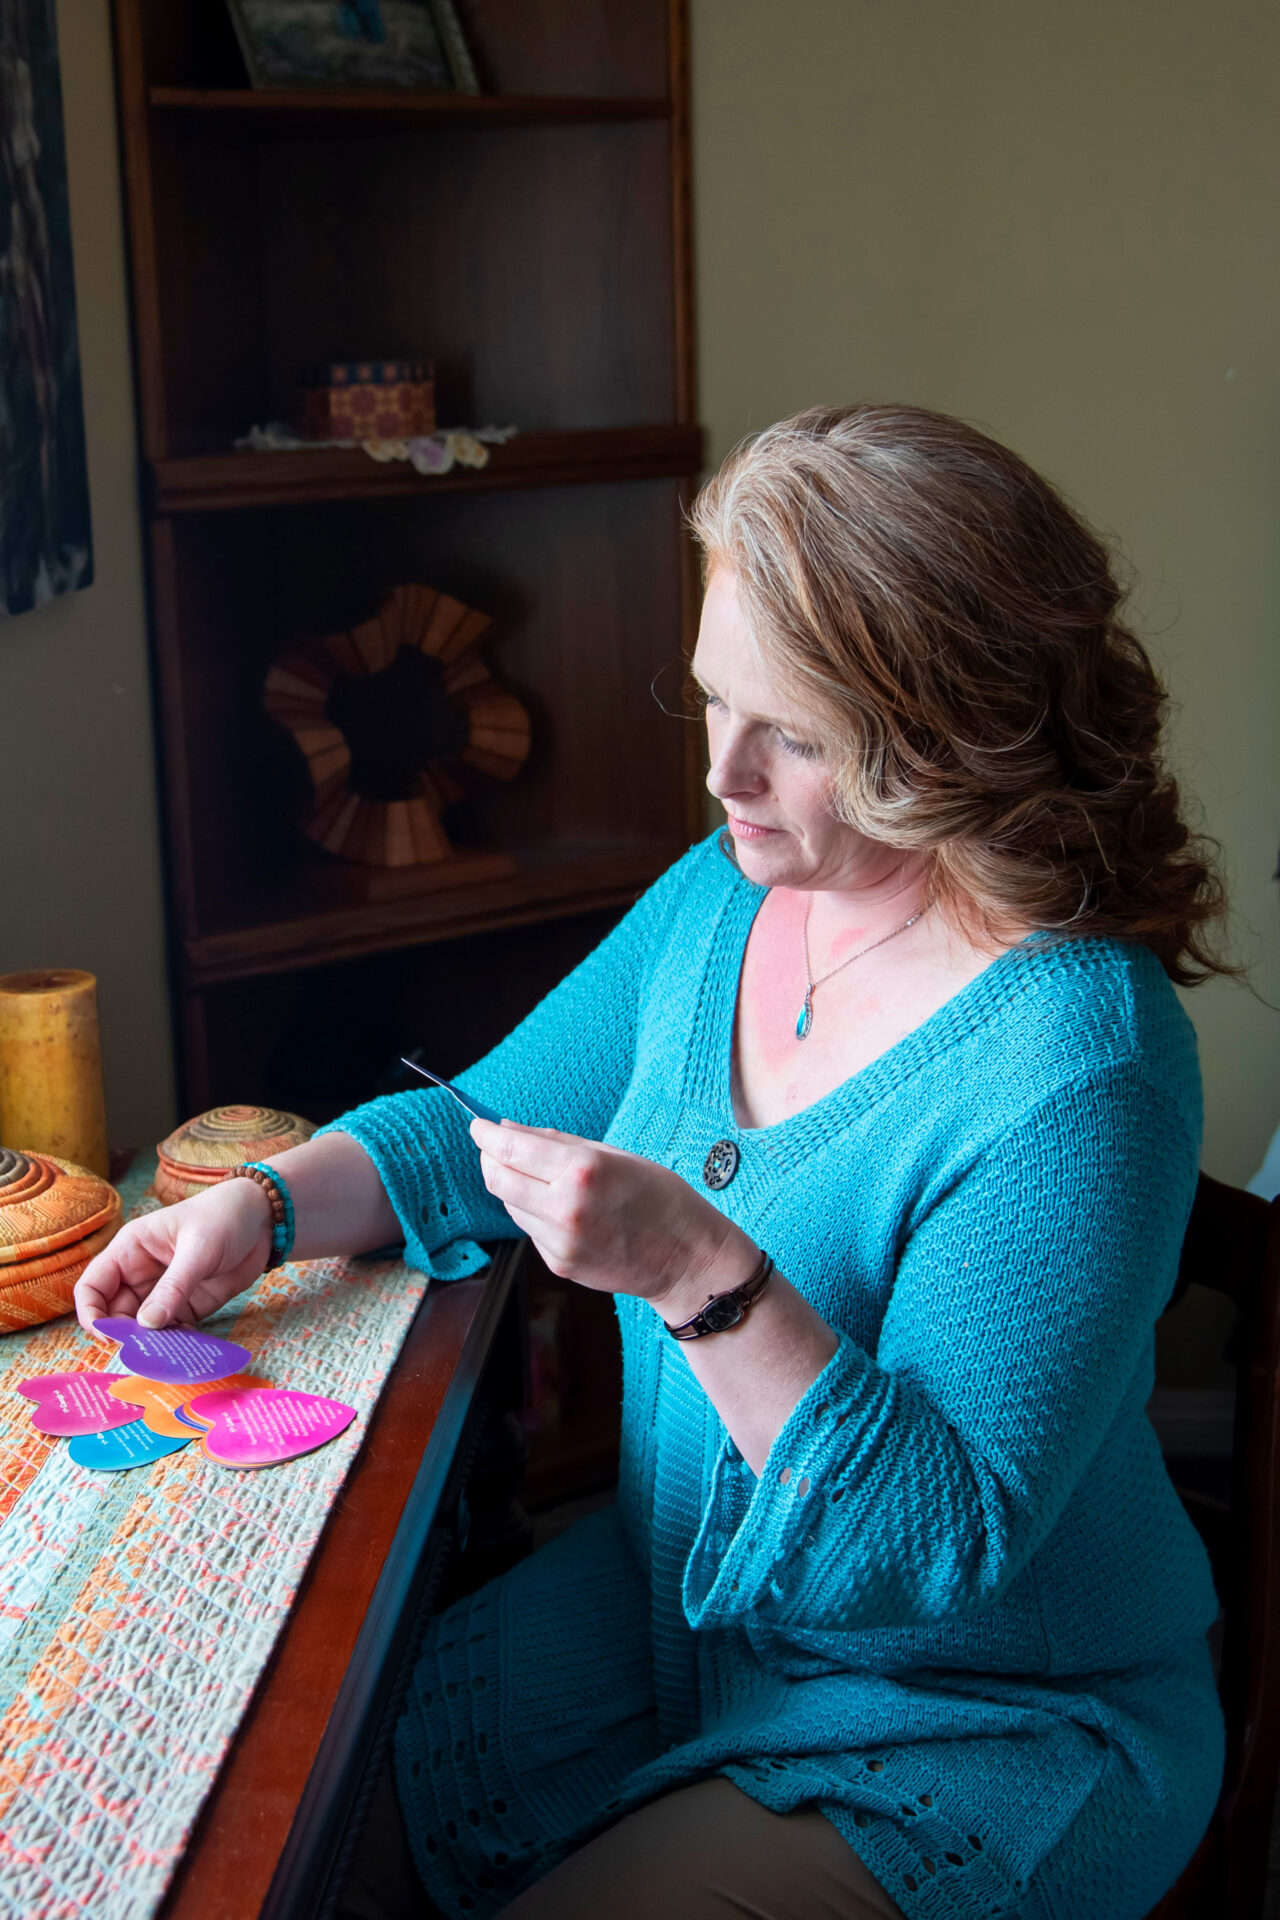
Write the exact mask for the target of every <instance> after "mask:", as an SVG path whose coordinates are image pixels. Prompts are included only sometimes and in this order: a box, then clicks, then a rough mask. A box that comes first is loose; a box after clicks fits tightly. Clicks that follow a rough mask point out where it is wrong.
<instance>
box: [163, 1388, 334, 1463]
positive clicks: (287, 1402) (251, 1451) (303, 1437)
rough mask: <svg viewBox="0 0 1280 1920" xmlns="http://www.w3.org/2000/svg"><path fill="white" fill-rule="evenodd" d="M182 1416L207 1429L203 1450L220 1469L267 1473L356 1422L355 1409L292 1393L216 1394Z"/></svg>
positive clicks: (199, 1396) (269, 1390)
mask: <svg viewBox="0 0 1280 1920" xmlns="http://www.w3.org/2000/svg"><path fill="white" fill-rule="evenodd" d="M186 1412H187V1414H188V1415H189V1417H190V1418H192V1419H194V1420H198V1421H200V1423H201V1425H202V1426H205V1427H207V1428H208V1431H207V1433H206V1434H205V1437H204V1450H205V1452H206V1453H207V1454H208V1455H209V1457H210V1459H211V1460H219V1461H221V1463H222V1465H223V1466H224V1467H270V1466H275V1465H276V1464H277V1462H279V1461H281V1460H295V1459H296V1458H297V1457H298V1455H299V1454H302V1453H312V1452H314V1450H315V1449H316V1448H317V1447H323V1446H325V1445H326V1444H327V1442H328V1441H330V1440H336V1439H337V1437H338V1435H339V1434H340V1433H341V1432H342V1431H343V1429H344V1428H346V1427H349V1426H350V1424H351V1422H352V1421H353V1420H354V1419H355V1417H356V1410H355V1408H354V1407H348V1406H345V1405H344V1404H343V1402H342V1401H341V1400H326V1399H325V1398H324V1397H323V1395H321V1394H318V1393H299V1392H295V1391H294V1389H293V1388H291V1387H268V1388H267V1389H266V1390H265V1391H260V1392H256V1393H246V1392H245V1391H244V1390H243V1388H239V1389H236V1388H232V1389H231V1390H230V1391H223V1390H221V1389H215V1390H214V1391H212V1392H209V1393H201V1394H197V1395H196V1396H194V1398H193V1399H192V1400H191V1401H190V1402H189V1403H188V1405H187V1408H186Z"/></svg>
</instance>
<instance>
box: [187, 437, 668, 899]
mask: <svg viewBox="0 0 1280 1920" xmlns="http://www.w3.org/2000/svg"><path fill="white" fill-rule="evenodd" d="M266 457H268V456H265V455H264V458H266ZM678 515H679V503H678V493H677V488H676V486H675V484H674V483H672V482H668V481H653V482H645V483H642V484H636V485H617V486H612V487H583V488H567V487H566V488H548V489H546V490H542V491H535V492H529V493H509V494H508V493H502V494H491V495H483V496H471V497H466V496H456V495H455V496H445V497H442V498H439V499H437V500H434V501H430V502H423V501H418V500H404V501H386V502H380V503H377V504H376V505H373V506H368V505H366V506H348V505H341V506H328V507H311V508H307V509H304V510H297V509H281V510H280V511H279V512H277V513H274V514H271V515H261V514H257V515H255V514H218V515H208V516H192V517H190V518H189V519H185V520H182V521H178V522H175V551H176V556H177V557H176V569H177V573H178V578H179V584H180V597H181V604H182V606H183V608H184V614H183V620H184V633H183V637H182V645H181V648H180V659H181V667H180V669H179V668H177V667H176V666H174V667H173V668H171V671H173V672H175V673H180V682H181V684H180V690H179V693H178V701H179V705H180V709H181V712H182V715H183V729H184V736H185V751H186V756H187V763H188V767H189V781H188V787H189V792H190V794H191V796H192V798H191V820H190V837H191V846H192V855H193V863H194V869H195V895H196V898H197V899H198V900H199V901H200V903H201V904H200V908H199V913H198V920H197V927H196V930H197V931H201V932H207V931H214V930H217V929H219V928H222V927H225V926H229V925H235V924H238V923H239V920H240V919H241V917H242V916H243V915H244V914H245V913H246V911H251V912H252V914H253V915H254V917H260V916H261V915H262V914H264V913H266V912H269V911H270V909H271V900H270V897H269V888H270V884H271V876H272V875H273V874H274V875H277V876H278V877H279V879H280V884H281V888H282V893H281V903H280V906H279V908H278V911H284V910H285V908H286V907H290V906H296V905H297V903H298V899H299V889H300V888H301V891H302V894H303V896H304V897H305V894H306V891H307V885H308V882H307V879H306V876H307V874H308V873H310V874H312V875H314V876H315V881H314V887H313V889H312V890H313V891H314V894H315V904H316V905H317V906H319V905H322V904H325V902H326V901H327V899H328V897H329V894H330V893H331V892H332V887H331V885H330V884H329V883H328V882H327V881H326V879H325V876H326V874H329V873H332V871H333V869H334V867H335V865H336V864H337V863H335V862H333V861H332V860H329V859H327V858H326V857H325V856H323V855H321V854H319V853H317V852H316V851H315V850H313V849H312V848H311V847H310V846H309V845H308V844H307V843H306V841H305V840H303V839H302V837H301V835H300V834H299V833H298V831H297V829H296V826H295V825H294V818H295V815H296V811H297V808H298V806H299V803H300V802H301V801H302V800H303V799H304V798H305V794H306V782H305V778H304V770H303V768H302V766H301V763H300V760H299V759H298V757H296V756H295V754H294V753H293V752H292V750H291V748H290V745H289V741H288V737H287V735H285V734H284V732H283V731H282V730H281V729H279V728H277V727H276V726H275V725H274V724H273V723H272V722H271V721H270V720H269V719H268V718H267V717H266V715H265V714H264V713H263V710H262V699H261V695H262V685H263V681H264V679H265V677H266V673H267V669H268V667H269V666H270V665H271V663H272V661H273V660H274V659H276V658H277V657H278V656H279V655H280V654H281V653H283V652H285V651H287V650H288V648H289V647H290V646H291V645H293V644H295V643H296V642H298V641H299V640H303V639H305V638H308V637H318V636H323V635H325V634H328V633H332V632H336V631H338V630H340V629H342V628H346V627H350V626H353V625H355V624H357V623H358V622H360V621H362V620H364V619H367V618H368V617H369V616H370V614H372V613H373V612H374V611H375V610H376V609H377V607H378V606H379V604H380V602H381V601H382V599H383V598H384V596H385V595H386V593H387V592H388V591H389V590H390V588H391V587H392V586H395V585H397V584H399V583H401V582H407V581H421V582H425V583H427V584H429V585H431V586H434V587H436V588H438V589H440V590H441V591H443V592H446V593H450V594H453V595H454V596H456V597H457V598H458V599H460V600H462V601H463V602H464V603H465V604H466V605H468V606H471V607H475V608H478V609H480V610H482V611H483V612H485V613H487V614H489V615H490V616H491V618H492V619H493V622H494V625H493V631H492V637H491V640H490V641H489V642H487V643H486V647H485V657H486V659H487V660H488V662H489V664H490V666H491V668H492V670H493V672H494V673H495V674H496V675H497V677H498V678H499V679H500V680H501V681H503V682H504V683H505V684H507V685H509V686H510V687H511V688H512V689H513V691H515V692H516V693H517V694H518V695H519V697H520V699H521V700H522V701H523V702H524V704H525V705H526V706H527V708H528V710H529V712H530V714H531V716H532V722H533V747H532V751H531V753H530V756H529V760H528V762H527V764H526V766H525V767H524V769H523V770H522V772H521V773H520V775H519V776H518V778H517V779H516V780H515V781H513V782H512V783H511V785H509V786H498V785H493V786H491V787H482V788H481V790H480V791H479V793H478V795H477V796H476V797H475V798H474V799H473V800H471V801H468V802H466V803H464V805H463V806H462V807H461V808H460V809H459V812H458V814H457V816H456V817H455V816H448V817H447V818H446V826H447V827H449V828H451V831H452V837H453V839H454V840H455V843H457V844H459V845H461V846H466V845H475V846H477V847H480V848H494V849H498V850H510V851H513V852H514V853H516V854H517V856H519V855H521V854H523V853H525V852H527V851H534V850H538V849H541V850H543V851H544V852H545V850H546V849H547V848H548V847H555V846H556V845H564V844H567V843H572V844H573V845H581V846H583V847H591V846H593V845H595V846H608V845H618V844H636V845H644V844H654V843H662V844H665V845H669V846H676V845H678V844H679V843H680V840H681V835H682V832H683V822H684V799H683V782H684V778H685V761H684V755H685V751H686V730H687V728H688V726H689V725H691V724H693V723H692V722H690V721H685V720H681V719H679V718H672V717H671V715H670V713H668V712H664V711H663V706H665V707H666V708H668V709H671V710H672V712H675V711H677V710H678V709H679V707H680V703H681V682H682V675H681V671H680V669H679V667H678V666H677V665H676V664H675V662H676V656H677V649H678V645H679V633H680V619H681V603H680V578H679V571H680V569H679V520H678ZM655 679H656V681H657V686H656V691H655V692H651V686H652V685H653V683H654V682H655ZM659 701H661V702H662V704H661V705H660V704H659ZM264 888H265V889H266V891H265V892H264ZM286 896H287V897H286ZM249 901H252V902H253V905H252V907H251V908H250V907H248V906H247V905H246V903H247V902H249Z"/></svg>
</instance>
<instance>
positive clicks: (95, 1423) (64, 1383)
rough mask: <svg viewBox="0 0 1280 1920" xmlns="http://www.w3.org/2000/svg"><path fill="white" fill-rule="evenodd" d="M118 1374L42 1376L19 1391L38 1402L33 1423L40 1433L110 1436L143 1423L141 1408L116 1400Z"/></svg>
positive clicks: (60, 1435)
mask: <svg viewBox="0 0 1280 1920" xmlns="http://www.w3.org/2000/svg"><path fill="white" fill-rule="evenodd" d="M119 1377H120V1376H119V1374H116V1373H97V1372H85V1373H42V1374H37V1375H36V1376H35V1378H34V1379H32V1380H23V1381H20V1382H19V1385H18V1392H19V1393H21V1394H25V1395H26V1397H27V1399H28V1400H34V1401H35V1403H36V1404H35V1411H34V1412H33V1413H32V1415H31V1424H32V1426H33V1427H34V1428H35V1429H36V1431H37V1432H38V1433H52V1434H57V1435H58V1436H59V1438H61V1439H66V1438H67V1437H69V1436H70V1435H72V1434H80V1433H106V1432H107V1430H108V1429H109V1428H111V1427H126V1426H129V1425H130V1424H131V1423H132V1422H133V1421H134V1420H141V1418H142V1409H141V1407H128V1406H125V1405H124V1403H123V1402H122V1401H120V1400H117V1399H115V1398H114V1397H113V1395H112V1392H111V1389H112V1387H113V1386H114V1385H115V1383H116V1381H117V1380H118V1379H119Z"/></svg>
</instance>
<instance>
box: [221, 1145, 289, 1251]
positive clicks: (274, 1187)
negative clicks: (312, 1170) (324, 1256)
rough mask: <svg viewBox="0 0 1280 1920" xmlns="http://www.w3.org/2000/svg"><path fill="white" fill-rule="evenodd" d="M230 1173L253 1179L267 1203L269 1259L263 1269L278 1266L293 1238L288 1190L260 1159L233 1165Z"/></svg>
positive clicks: (272, 1168)
mask: <svg viewBox="0 0 1280 1920" xmlns="http://www.w3.org/2000/svg"><path fill="white" fill-rule="evenodd" d="M232 1171H233V1176H235V1177H241V1176H242V1177H243V1178H244V1179H246V1180H253V1181H256V1182H257V1184H258V1186H260V1187H261V1188H262V1191H263V1192H264V1193H265V1194H266V1196H267V1199H268V1200H269V1201H270V1203H271V1258H270V1260H269V1261H268V1262H267V1268H266V1271H267V1272H270V1270H271V1268H272V1267H282V1266H283V1265H284V1263H285V1261H286V1260H287V1259H288V1258H289V1255H290V1254H291V1253H292V1252H293V1243H294V1240H295V1239H296V1237H297V1233H296V1228H295V1225H294V1218H293V1201H292V1199H291V1197H290V1194H289V1189H288V1187H287V1186H286V1185H285V1183H284V1181H283V1180H282V1179H281V1178H280V1175H279V1174H278V1173H277V1172H276V1170H275V1168H274V1167H269V1166H267V1165H266V1164H265V1162H264V1161H261V1160H246V1162H245V1164H244V1165H243V1166H242V1167H235V1168H233V1170H232Z"/></svg>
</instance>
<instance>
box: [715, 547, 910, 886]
mask: <svg viewBox="0 0 1280 1920" xmlns="http://www.w3.org/2000/svg"><path fill="white" fill-rule="evenodd" d="M693 672H694V678H695V679H696V680H697V682H698V684H699V686H700V687H701V688H702V691H703V693H704V694H705V696H706V702H707V742H708V746H709V748H710V753H711V770H710V772H709V773H708V775H707V787H708V789H709V790H710V792H712V793H713V794H714V795H715V797H716V799H717V800H719V802H720V803H721V805H722V806H723V807H724V810H725V812H726V813H727V814H728V816H729V831H730V833H731V834H732V835H733V839H734V846H735V848H736V851H737V855H738V864H739V865H740V866H741V868H742V871H743V872H744V873H745V874H746V875H747V877H748V879H750V880H754V881H755V882H756V883H757V884H758V885H760V886H764V887H795V888H800V889H805V890H827V889H830V890H833V891H838V890H842V889H845V888H859V889H862V888H866V887H869V886H874V885H875V884H876V883H877V882H878V881H880V880H882V879H885V878H887V877H888V876H889V874H890V873H895V872H897V871H899V870H900V869H901V866H902V855H901V854H900V853H895V852H894V851H893V849H892V848H889V847H885V846H882V845H880V844H879V843H878V842H877V841H873V840H868V839H866V838H865V837H864V835H862V834H860V833H858V832H857V831H856V829H855V828H853V827H850V826H846V825H845V823H844V822H843V821H841V820H839V819H838V818H837V817H836V814H835V811H834V808H833V805H832V792H833V786H832V779H831V772H830V769H829V767H828V765H827V762H826V761H825V759H824V757H823V750H822V747H821V745H820V744H819V740H818V731H817V724H816V722H815V720H814V718H813V716H812V715H810V714H806V712H805V711H804V709H803V708H801V707H798V706H797V705H796V703H795V702H794V701H793V700H791V699H789V698H788V697H787V694H786V692H785V690H784V689H783V688H782V687H781V686H779V685H778V684H777V683H776V681H775V680H773V679H772V678H771V677H770V675H769V673H768V671H767V669H766V667H765V664H764V662H763V661H762V660H761V659H760V656H759V651H758V649H757V648H756V646H755V644H754V642H753V641H752V639H751V635H750V633H749V632H748V630H747V625H746V622H745V620H744V618H743V615H742V609H741V607H740V605H739V603H738V590H737V583H736V581H735V579H734V576H733V574H732V573H731V572H730V571H729V569H728V568H727V567H723V566H721V567H716V568H715V569H714V571H713V572H712V575H711V579H710V581H709V583H708V586H707V593H706V598H705V600H704V601H703V606H702V625H701V627H700V629H699V632H698V645H697V648H696V650H695V652H694V656H693Z"/></svg>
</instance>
